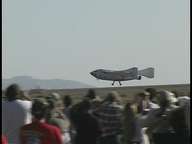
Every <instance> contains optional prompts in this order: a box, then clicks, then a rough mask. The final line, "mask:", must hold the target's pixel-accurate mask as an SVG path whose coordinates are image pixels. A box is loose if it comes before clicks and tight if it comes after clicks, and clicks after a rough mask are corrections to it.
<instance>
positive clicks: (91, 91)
mask: <svg viewBox="0 0 192 144" xmlns="http://www.w3.org/2000/svg"><path fill="white" fill-rule="evenodd" d="M85 97H88V98H90V99H94V98H95V97H96V93H95V90H94V89H89V90H88V92H87V94H86V96H85Z"/></svg>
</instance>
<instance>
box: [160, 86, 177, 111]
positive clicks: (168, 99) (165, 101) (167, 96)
mask: <svg viewBox="0 0 192 144" xmlns="http://www.w3.org/2000/svg"><path fill="white" fill-rule="evenodd" d="M157 101H158V104H159V106H160V107H164V108H166V107H169V106H170V105H171V104H173V103H175V102H177V99H175V98H174V94H173V93H171V92H170V91H167V90H162V91H159V92H158V93H157Z"/></svg>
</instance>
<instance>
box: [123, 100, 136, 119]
mask: <svg viewBox="0 0 192 144" xmlns="http://www.w3.org/2000/svg"><path fill="white" fill-rule="evenodd" d="M124 116H125V117H129V118H130V119H131V118H134V116H135V111H134V108H133V107H132V104H131V103H130V102H128V103H127V104H126V105H125V108H124Z"/></svg>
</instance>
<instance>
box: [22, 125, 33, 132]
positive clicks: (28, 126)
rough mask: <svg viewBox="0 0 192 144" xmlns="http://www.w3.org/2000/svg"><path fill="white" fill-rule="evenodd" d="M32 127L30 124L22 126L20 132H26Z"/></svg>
mask: <svg viewBox="0 0 192 144" xmlns="http://www.w3.org/2000/svg"><path fill="white" fill-rule="evenodd" d="M32 126H33V124H32V123H30V124H26V125H23V126H22V127H21V130H27V129H29V128H31V127H32Z"/></svg>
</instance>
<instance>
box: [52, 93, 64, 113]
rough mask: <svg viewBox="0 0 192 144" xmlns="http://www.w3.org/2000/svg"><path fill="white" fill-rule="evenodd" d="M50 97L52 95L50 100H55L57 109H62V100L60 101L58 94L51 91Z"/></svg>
mask: <svg viewBox="0 0 192 144" xmlns="http://www.w3.org/2000/svg"><path fill="white" fill-rule="evenodd" d="M51 97H52V100H54V101H55V104H56V107H57V108H58V109H60V110H62V109H63V102H62V99H61V96H60V94H58V93H56V92H53V93H51Z"/></svg>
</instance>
